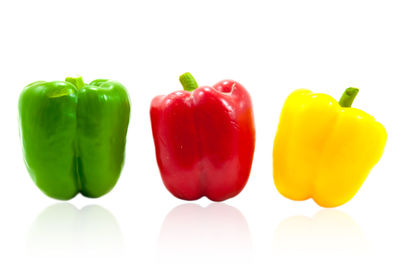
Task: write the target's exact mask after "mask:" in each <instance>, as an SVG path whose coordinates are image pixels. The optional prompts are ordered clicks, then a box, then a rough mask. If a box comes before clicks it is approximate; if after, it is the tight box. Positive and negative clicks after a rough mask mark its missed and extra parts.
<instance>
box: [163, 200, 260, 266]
mask: <svg viewBox="0 0 400 266" xmlns="http://www.w3.org/2000/svg"><path fill="white" fill-rule="evenodd" d="M194 258H195V259H194ZM158 259H159V262H160V263H161V264H171V265H172V264H175V265H187V264H188V263H194V264H199V265H210V264H212V265H221V264H248V263H251V262H252V240H251V235H250V230H249V226H248V224H247V221H246V218H245V217H244V216H243V214H242V213H241V212H240V211H239V210H238V209H237V208H235V207H232V206H229V205H226V204H223V203H211V204H210V205H208V206H207V207H205V208H203V207H201V206H199V205H197V204H193V203H187V204H182V205H179V206H178V207H175V208H174V209H173V210H171V211H170V213H169V214H168V215H167V216H166V217H165V220H164V223H163V224H162V227H161V231H160V237H159V240H158Z"/></svg>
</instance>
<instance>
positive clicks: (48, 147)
mask: <svg viewBox="0 0 400 266" xmlns="http://www.w3.org/2000/svg"><path fill="white" fill-rule="evenodd" d="M129 113H130V104H129V96H128V94H127V92H126V90H125V88H124V86H123V85H122V84H120V83H119V82H116V81H112V80H106V79H97V80H94V81H92V82H91V83H90V84H84V83H83V80H82V78H81V77H76V78H67V79H66V81H65V82H63V81H53V82H44V81H38V82H35V83H32V84H30V85H28V86H27V87H25V89H24V91H23V92H22V93H21V96H20V99H19V119H20V129H21V130H20V132H21V138H22V145H23V148H24V155H25V163H26V166H27V168H28V171H29V173H30V175H31V177H32V179H33V181H34V182H35V183H36V185H37V186H38V187H39V188H40V189H41V190H42V191H43V192H44V193H45V194H47V195H48V196H50V197H53V198H56V199H63V200H67V199H71V198H73V197H74V196H75V195H76V194H77V193H78V192H81V193H82V194H83V195H85V196H87V197H100V196H102V195H104V194H106V193H107V192H109V191H110V190H111V189H112V188H113V187H114V185H115V184H116V182H117V180H118V177H119V175H120V172H121V169H122V165H123V161H124V150H125V141H126V132H127V128H128V123H129Z"/></svg>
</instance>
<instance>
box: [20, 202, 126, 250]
mask: <svg viewBox="0 0 400 266" xmlns="http://www.w3.org/2000/svg"><path fill="white" fill-rule="evenodd" d="M123 246H124V241H123V236H122V233H121V230H120V228H119V225H118V222H117V220H116V219H115V217H114V216H113V215H112V213H111V212H110V211H108V210H107V209H105V208H103V207H101V206H99V205H88V206H85V207H83V208H82V209H80V210H78V209H77V208H76V207H75V206H74V205H72V204H70V203H57V204H54V205H51V206H49V207H47V208H46V209H45V210H44V211H43V212H41V213H40V214H39V215H38V217H37V218H36V220H35V221H34V222H33V223H32V225H31V227H30V229H29V233H28V240H27V249H28V254H30V255H32V256H39V257H40V256H45V257H48V256H61V257H63V256H65V257H67V258H69V257H70V256H82V255H83V256H92V255H101V256H104V255H106V256H107V255H110V256H112V255H117V254H120V253H121V252H122V248H123Z"/></svg>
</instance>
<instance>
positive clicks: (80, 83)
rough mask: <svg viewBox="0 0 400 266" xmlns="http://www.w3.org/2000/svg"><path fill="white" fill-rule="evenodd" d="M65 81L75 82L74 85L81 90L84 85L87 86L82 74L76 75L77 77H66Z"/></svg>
mask: <svg viewBox="0 0 400 266" xmlns="http://www.w3.org/2000/svg"><path fill="white" fill-rule="evenodd" d="M65 81H67V82H70V83H72V84H74V86H75V87H76V88H77V89H78V90H79V89H80V88H82V87H83V86H85V83H84V82H83V79H82V77H81V76H76V77H67V78H65Z"/></svg>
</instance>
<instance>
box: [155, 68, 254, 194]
mask: <svg viewBox="0 0 400 266" xmlns="http://www.w3.org/2000/svg"><path fill="white" fill-rule="evenodd" d="M179 80H180V82H181V83H182V85H183V88H184V90H183V91H175V92H173V93H171V94H169V95H166V96H157V97H155V98H154V99H153V101H152V103H151V107H150V117H151V124H152V132H153V138H154V145H155V151H156V157H157V163H158V167H159V170H160V173H161V177H162V180H163V182H164V185H165V186H166V188H167V189H168V190H169V191H170V192H171V193H172V194H173V195H174V196H175V197H177V198H180V199H184V200H196V199H199V198H201V197H203V196H206V197H208V198H209V199H210V200H213V201H223V200H226V199H228V198H231V197H234V196H236V195H237V194H239V193H240V192H241V191H242V189H243V188H244V186H245V185H246V183H247V180H248V178H249V175H250V170H251V164H252V161H253V153H254V147H255V127H254V118H253V108H252V103H251V99H250V95H249V94H248V93H247V91H246V90H245V88H244V87H243V86H242V85H241V84H239V83H238V82H236V81H233V80H223V81H221V82H218V83H217V84H215V85H214V86H213V87H210V86H202V87H198V85H197V82H196V80H195V79H194V78H193V76H192V75H191V74H190V73H185V74H183V75H182V76H180V78H179Z"/></svg>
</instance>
